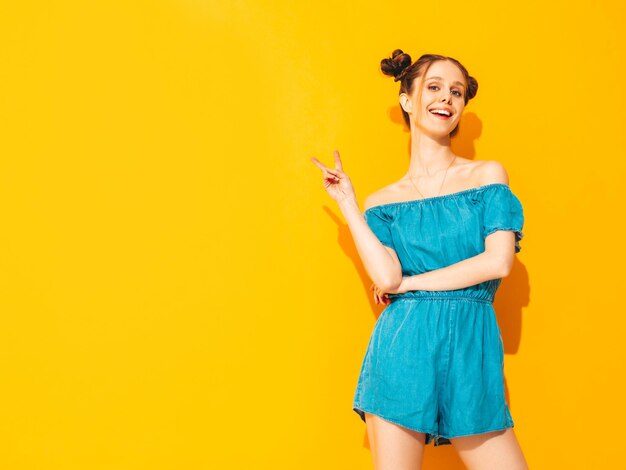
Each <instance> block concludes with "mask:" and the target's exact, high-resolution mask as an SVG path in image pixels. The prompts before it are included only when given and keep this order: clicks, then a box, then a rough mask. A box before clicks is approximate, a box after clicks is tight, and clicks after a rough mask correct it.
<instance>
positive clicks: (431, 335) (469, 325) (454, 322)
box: [353, 291, 514, 446]
mask: <svg viewBox="0 0 626 470" xmlns="http://www.w3.org/2000/svg"><path fill="white" fill-rule="evenodd" d="M390 298H392V303H391V304H390V305H388V306H387V307H386V308H385V310H384V311H383V312H382V314H381V315H380V316H379V317H378V320H377V321H376V324H375V325H374V329H373V331H372V334H371V336H370V340H369V343H368V345H367V348H366V351H365V357H364V359H363V362H362V366H361V371H360V375H359V378H358V383H357V387H356V392H355V395H354V402H353V410H354V411H355V412H357V413H358V415H359V416H360V417H361V419H362V420H363V421H365V412H367V413H371V414H374V415H377V416H380V417H381V418H383V419H385V420H387V421H390V422H392V423H395V424H398V425H400V426H403V427H405V428H408V429H412V430H414V431H419V432H423V433H426V444H429V443H430V442H431V441H432V442H433V445H435V446H439V445H443V444H451V442H450V440H449V439H450V438H454V437H461V436H467V435H471V434H480V433H486V432H491V431H497V430H504V429H507V428H511V427H513V426H514V423H513V419H512V417H511V413H510V411H509V407H508V404H507V402H506V399H505V394H504V347H503V342H502V336H501V334H500V328H499V326H498V323H497V320H496V316H495V311H494V309H493V304H492V299H491V298H476V297H472V296H470V295H467V296H458V295H454V293H453V291H439V292H427V291H413V292H409V293H406V294H397V295H390Z"/></svg>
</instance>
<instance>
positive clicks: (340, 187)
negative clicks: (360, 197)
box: [311, 150, 356, 203]
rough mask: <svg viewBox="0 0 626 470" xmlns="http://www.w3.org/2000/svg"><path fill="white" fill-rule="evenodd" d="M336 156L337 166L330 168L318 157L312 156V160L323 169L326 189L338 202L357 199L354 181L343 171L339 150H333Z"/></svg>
mask: <svg viewBox="0 0 626 470" xmlns="http://www.w3.org/2000/svg"><path fill="white" fill-rule="evenodd" d="M333 155H334V157H335V168H328V167H327V166H325V165H324V164H323V163H322V162H320V161H319V160H318V159H317V158H315V157H311V161H312V162H313V163H315V164H316V165H317V166H318V167H319V169H320V170H322V178H323V183H324V189H325V190H326V192H327V193H328V194H329V195H330V197H332V198H333V199H334V200H335V201H336V202H338V203H339V202H342V201H344V200H347V199H353V200H355V201H356V194H355V192H354V188H353V187H352V181H350V177H349V176H348V175H347V174H346V173H345V172H344V171H343V166H342V165H341V158H339V151H337V150H335V151H334V152H333Z"/></svg>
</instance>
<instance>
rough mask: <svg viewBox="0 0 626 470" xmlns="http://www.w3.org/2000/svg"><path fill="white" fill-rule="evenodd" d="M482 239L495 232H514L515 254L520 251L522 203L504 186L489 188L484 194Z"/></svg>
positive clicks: (522, 218) (522, 223)
mask: <svg viewBox="0 0 626 470" xmlns="http://www.w3.org/2000/svg"><path fill="white" fill-rule="evenodd" d="M484 203H485V211H484V221H483V238H486V237H487V235H490V234H492V233H493V232H495V231H497V230H511V231H513V232H515V253H519V252H520V250H521V249H522V248H521V246H520V241H521V240H522V238H523V237H524V232H522V228H523V227H524V209H523V207H522V203H521V202H520V200H519V199H518V198H517V196H516V195H515V194H513V192H512V191H511V189H510V188H509V186H508V185H506V184H497V185H493V186H491V187H490V188H489V189H488V190H487V191H485V194H484Z"/></svg>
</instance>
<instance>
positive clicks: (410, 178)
mask: <svg viewBox="0 0 626 470" xmlns="http://www.w3.org/2000/svg"><path fill="white" fill-rule="evenodd" d="M454 160H456V155H455V156H454V158H453V159H452V160H451V161H450V163H449V165H448V167H447V168H446V172H445V173H444V174H443V179H442V180H441V186H439V192H438V193H437V196H439V194H441V188H443V182H444V181H445V180H446V175H447V174H448V170H449V169H450V167H451V166H452V164H453V163H454ZM407 174H408V173H407ZM408 176H409V180H411V183H413V186H415V189H416V190H417V192H418V193H419V195H420V196H422V199H426V197H425V196H424V195H423V194H422V193H421V192H420V190H419V189H418V188H417V185H416V184H415V182H414V181H413V177H411V175H410V174H408ZM433 197H434V196H433Z"/></svg>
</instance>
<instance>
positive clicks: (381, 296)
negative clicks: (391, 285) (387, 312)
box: [370, 277, 408, 305]
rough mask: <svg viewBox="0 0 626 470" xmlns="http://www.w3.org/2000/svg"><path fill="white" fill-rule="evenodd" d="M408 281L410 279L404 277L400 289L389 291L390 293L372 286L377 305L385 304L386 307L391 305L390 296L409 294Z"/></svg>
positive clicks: (374, 285)
mask: <svg viewBox="0 0 626 470" xmlns="http://www.w3.org/2000/svg"><path fill="white" fill-rule="evenodd" d="M407 279H408V278H407V277H403V278H402V281H401V282H400V285H399V286H398V287H396V288H395V289H391V290H388V291H383V290H382V289H381V288H380V287H378V286H377V285H376V284H372V286H371V287H370V290H373V291H374V300H375V301H376V303H377V304H378V303H383V304H385V305H389V304H390V303H391V299H389V297H388V294H404V293H405V292H408V286H407V282H406V281H407Z"/></svg>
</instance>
